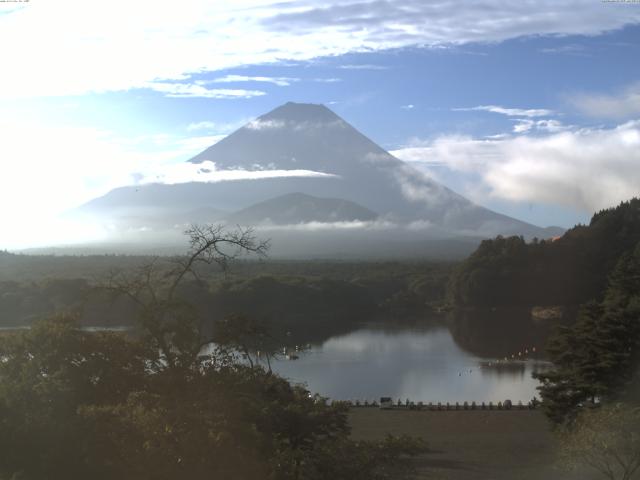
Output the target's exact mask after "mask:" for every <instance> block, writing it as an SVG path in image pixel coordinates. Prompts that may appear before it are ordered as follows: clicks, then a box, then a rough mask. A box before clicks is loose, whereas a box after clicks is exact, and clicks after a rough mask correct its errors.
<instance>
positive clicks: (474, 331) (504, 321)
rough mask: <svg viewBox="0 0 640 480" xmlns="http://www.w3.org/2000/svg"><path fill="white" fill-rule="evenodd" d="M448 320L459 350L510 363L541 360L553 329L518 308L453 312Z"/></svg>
mask: <svg viewBox="0 0 640 480" xmlns="http://www.w3.org/2000/svg"><path fill="white" fill-rule="evenodd" d="M447 320H448V323H449V329H450V331H451V335H452V336H453V339H454V340H455V342H456V343H457V344H458V345H459V346H460V347H461V348H464V349H465V350H467V351H469V352H472V353H474V354H476V355H478V356H481V357H487V358H502V359H504V358H505V357H507V359H509V360H512V359H513V360H518V359H524V358H529V359H539V358H542V357H543V354H544V344H545V343H546V340H547V338H548V336H549V334H550V333H551V331H552V329H553V327H554V326H555V323H551V322H536V321H534V320H533V319H532V318H531V313H530V310H529V309H520V308H496V309H466V310H456V311H454V312H452V313H451V314H450V316H449V318H448V319H447ZM534 348H535V352H533V349H534ZM527 351H528V353H527ZM519 354H520V355H519ZM512 356H513V358H512ZM514 365H516V364H515V363H514ZM514 368H515V367H514Z"/></svg>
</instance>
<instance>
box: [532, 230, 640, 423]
mask: <svg viewBox="0 0 640 480" xmlns="http://www.w3.org/2000/svg"><path fill="white" fill-rule="evenodd" d="M548 352H549V355H550V357H551V360H552V361H553V363H554V368H553V369H552V370H550V371H548V372H542V373H539V374H537V378H539V379H540V380H541V382H542V385H541V387H540V393H541V395H542V398H543V407H544V408H545V411H546V413H547V415H548V416H549V418H550V419H551V420H552V421H553V422H554V423H556V424H562V423H570V422H572V421H573V419H574V418H575V416H576V414H577V413H578V411H579V410H580V407H581V406H582V405H584V404H585V403H587V402H588V403H595V402H604V401H608V400H611V399H612V398H615V396H617V395H621V394H624V390H625V388H627V386H628V384H629V383H630V382H632V381H633V380H634V377H635V376H637V375H638V367H639V360H640V243H639V244H638V245H637V246H636V248H635V250H634V251H633V252H629V253H626V254H624V255H622V256H621V258H620V260H619V262H618V265H617V266H616V268H615V269H614V271H613V272H612V274H611V276H610V278H609V287H608V289H607V290H606V294H605V297H604V300H603V301H602V302H601V303H600V304H596V303H590V304H587V305H586V306H584V307H583V308H582V310H581V312H580V314H579V316H578V319H577V321H576V323H575V324H574V325H573V326H571V327H562V328H561V329H560V330H559V331H558V332H557V334H556V335H555V336H554V337H553V338H552V339H551V340H550V342H549V346H548Z"/></svg>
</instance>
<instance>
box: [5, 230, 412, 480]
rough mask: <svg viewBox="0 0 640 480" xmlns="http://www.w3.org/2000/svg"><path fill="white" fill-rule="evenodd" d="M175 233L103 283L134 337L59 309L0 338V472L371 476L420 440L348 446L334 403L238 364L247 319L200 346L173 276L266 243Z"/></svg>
mask: <svg viewBox="0 0 640 480" xmlns="http://www.w3.org/2000/svg"><path fill="white" fill-rule="evenodd" d="M187 233H188V234H189V236H190V244H191V250H190V252H189V255H188V256H186V257H184V258H178V259H176V260H175V261H174V268H173V269H170V270H169V271H167V270H166V269H159V268H158V267H157V265H156V264H155V263H149V264H147V265H146V266H143V267H142V268H141V269H139V270H137V271H134V272H130V273H131V274H130V275H113V276H112V277H111V278H110V279H109V282H108V284H107V285H106V286H105V289H106V290H108V291H111V292H113V293H114V294H116V295H118V296H125V297H127V298H129V299H130V300H131V302H133V303H134V304H135V305H136V308H137V313H138V315H139V317H138V323H139V329H138V330H137V331H136V336H135V338H130V337H127V336H125V335H123V334H117V333H113V332H111V333H95V332H88V331H84V330H82V329H81V328H79V327H78V325H77V323H76V321H75V320H71V319H69V318H68V317H56V318H53V319H50V320H46V321H42V322H39V323H36V324H35V325H34V326H33V328H31V329H29V330H24V331H17V332H12V333H8V334H6V335H4V336H2V337H0V452H1V454H0V478H22V479H26V480H41V479H47V480H48V479H85V478H91V479H97V480H111V479H122V480H129V479H130V480H134V479H136V480H146V479H148V480H165V479H166V480H170V479H179V478H205V477H206V478H221V479H229V480H235V479H238V480H240V479H243V480H244V479H256V478H265V479H273V480H280V479H282V480H285V479H287V480H288V479H291V480H301V479H320V478H335V479H352V478H374V479H375V478H388V475H387V472H389V471H390V470H389V469H390V468H392V469H397V468H398V467H399V465H398V462H399V461H400V459H401V458H402V457H404V456H406V455H416V454H418V453H421V452H422V451H423V450H424V449H423V448H422V445H421V444H420V443H417V442H413V441H411V440H407V439H393V438H392V439H388V440H387V441H386V442H385V443H383V444H379V443H357V442H354V441H352V440H350V438H349V427H348V424H347V416H346V407H345V406H344V405H340V404H336V405H328V404H327V403H326V402H325V400H324V399H322V398H320V397H318V396H311V395H310V394H309V392H308V391H307V390H306V389H305V388H303V387H301V386H295V385H291V384H289V383H288V382H287V381H286V380H284V379H282V378H280V377H278V376H277V375H273V374H272V373H271V372H269V371H265V370H264V369H263V368H261V367H260V366H256V365H253V364H252V365H250V366H247V365H245V364H244V363H242V362H238V361H237V360H236V357H235V356H234V355H233V352H232V351H230V350H229V348H227V347H231V348H232V349H241V350H243V351H244V352H250V351H251V349H252V348H254V347H255V346H259V345H262V344H263V343H264V341H265V340H264V337H266V333H267V331H266V328H264V327H263V326H262V325H261V324H260V323H256V322H253V321H251V320H248V319H247V318H246V317H242V316H235V317H230V318H229V319H228V321H227V322H226V323H223V324H222V325H221V326H220V327H221V328H219V329H218V331H217V335H218V336H219V339H220V340H221V341H222V343H223V344H224V345H225V346H226V347H224V348H213V349H210V350H209V351H210V353H208V354H207V353H205V352H206V351H207V350H203V346H205V345H207V344H208V343H209V340H210V339H209V338H207V337H206V335H205V333H204V332H203V329H202V325H201V322H200V318H199V316H198V311H197V310H198V309H197V307H196V306H194V305H192V304H191V303H190V302H189V300H188V296H187V295H185V293H186V292H185V287H186V284H185V282H184V281H183V280H184V279H185V277H186V276H187V275H193V276H195V277H196V278H197V279H198V278H199V275H198V273H197V271H196V265H198V264H200V263H204V264H206V265H211V264H218V265H222V266H223V267H224V266H226V264H227V261H228V260H229V259H230V258H232V257H233V256H235V255H237V254H239V253H242V252H243V251H244V252H253V253H258V254H261V253H263V252H264V249H265V248H266V243H264V242H256V241H255V238H254V237H253V235H252V233H251V231H248V230H238V231H236V232H231V233H229V232H225V231H224V229H223V228H222V227H215V226H205V227H192V228H191V229H190V230H189V231H188V232H187ZM223 247H227V248H230V249H231V252H232V253H231V254H228V253H225V250H224V248H223ZM197 283H198V284H201V283H202V282H201V281H200V280H197ZM270 283H271V282H270V281H269V280H266V281H264V280H261V281H259V282H258V288H259V289H267V290H269V289H270ZM187 290H189V289H187ZM345 452H351V454H350V455H349V456H345ZM354 461H355V462H356V463H355V464H354ZM356 466H357V468H358V469H357V470H354V468H356ZM328 473H330V475H329V477H327V474H328Z"/></svg>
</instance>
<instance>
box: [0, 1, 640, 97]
mask: <svg viewBox="0 0 640 480" xmlns="http://www.w3.org/2000/svg"><path fill="white" fill-rule="evenodd" d="M639 22H640V9H636V8H617V7H616V6H615V5H603V4H602V3H601V2H594V1H592V0H567V1H563V2H558V1H556V0H540V1H538V2H525V3H523V2H504V1H503V0H484V1H482V2H467V3H465V5H464V6H462V7H461V6H460V4H459V2H456V1H454V0H443V1H441V2H437V3H433V2H425V1H424V0H401V1H400V0H399V1H393V2H391V1H362V0H326V1H324V2H323V3H322V5H321V6H318V5H317V3H316V2H315V1H312V0H301V1H300V2H280V1H278V0H235V1H234V2H211V1H209V0H185V1H184V2H181V3H180V5H179V7H178V6H177V5H176V4H175V3H173V2H158V1H154V0H138V1H136V2H125V1H124V0H113V1H110V2H87V1H86V0H57V1H55V2H46V1H37V2H36V1H34V2H29V3H28V4H27V5H25V6H24V8H20V9H15V10H13V11H11V12H10V13H6V14H3V15H0V44H2V45H4V46H7V48H5V49H4V50H3V57H2V67H3V69H2V70H3V71H2V75H1V76H0V95H1V96H2V97H5V98H7V97H9V98H17V97H33V96H51V95H55V96H59V95H80V94H85V93H88V92H106V91H126V90H130V89H133V88H151V85H152V83H153V82H156V83H158V82H160V83H161V82H167V81H169V80H171V81H176V80H185V79H187V78H189V77H190V76H191V75H193V74H199V73H203V72H207V71H220V70H223V69H229V68H234V67H238V66H243V65H257V64H268V63H276V62H282V61H306V60H310V59H314V58H318V57H326V56H336V55H341V54H345V53H352V52H365V51H367V52H369V51H378V50H384V49H390V48H400V47H407V46H427V47H429V46H430V47H434V46H443V45H462V44H466V43H470V42H499V41H502V40H505V39H509V38H516V37H521V36H526V35H571V34H579V35H595V34H599V33H602V32H605V31H609V30H612V29H618V28H621V27H623V26H625V25H629V24H637V23H639ZM343 67H345V68H352V67H355V68H364V66H363V65H359V66H357V67H356V66H349V65H344V66H343ZM367 68H369V69H371V66H367ZM43 72H45V73H44V74H43ZM167 88H168V87H167ZM180 88H182V87H180ZM169 93H170V92H169ZM201 93H204V94H205V95H209V96H211V98H218V97H217V96H216V95H222V96H224V98H228V96H227V95H226V94H224V93H221V92H219V93H218V94H215V93H211V92H208V93H207V92H202V91H194V90H190V91H183V92H174V94H178V95H181V96H194V95H199V94H201ZM229 96H231V97H236V96H238V94H235V93H231V94H229ZM240 96H242V94H240Z"/></svg>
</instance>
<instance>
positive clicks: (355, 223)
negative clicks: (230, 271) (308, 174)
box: [259, 220, 399, 232]
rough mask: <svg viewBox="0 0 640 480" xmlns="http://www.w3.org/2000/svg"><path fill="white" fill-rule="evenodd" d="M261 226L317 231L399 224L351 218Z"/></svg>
mask: <svg viewBox="0 0 640 480" xmlns="http://www.w3.org/2000/svg"><path fill="white" fill-rule="evenodd" d="M259 228H260V230H264V231H270V230H272V231H278V230H285V231H286V230H295V231H309V232H317V231H324V230H396V229H398V228H399V226H398V225H397V224H395V223H392V222H389V221H386V220H368V221H364V220H351V221H344V222H304V223H293V224H287V225H270V224H263V225H260V226H259Z"/></svg>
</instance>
